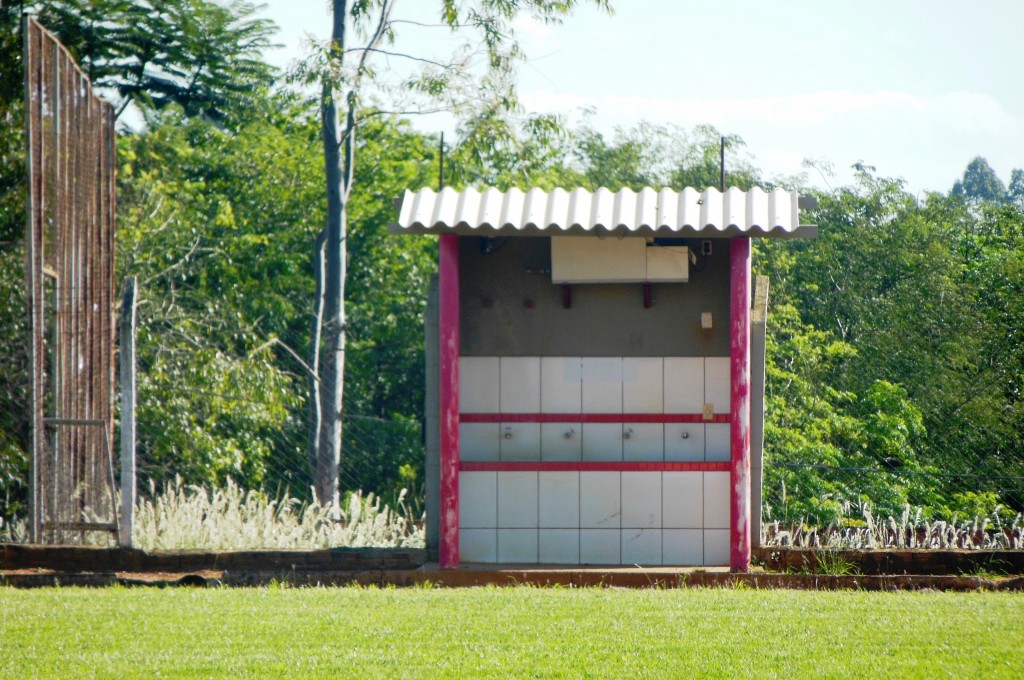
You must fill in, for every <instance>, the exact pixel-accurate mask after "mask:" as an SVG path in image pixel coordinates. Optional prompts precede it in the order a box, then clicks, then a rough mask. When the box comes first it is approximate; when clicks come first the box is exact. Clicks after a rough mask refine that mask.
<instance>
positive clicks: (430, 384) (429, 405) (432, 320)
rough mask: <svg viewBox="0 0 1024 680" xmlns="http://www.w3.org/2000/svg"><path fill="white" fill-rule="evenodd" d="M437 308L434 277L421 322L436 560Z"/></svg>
mask: <svg viewBox="0 0 1024 680" xmlns="http://www.w3.org/2000/svg"><path fill="white" fill-rule="evenodd" d="M437 323H438V307H437V275H436V274H435V275H434V276H432V277H431V278H430V286H429V287H428V289H427V311H426V317H425V321H424V343H423V345H424V347H423V349H424V352H423V356H424V363H425V364H426V365H425V368H426V386H425V387H426V396H425V397H424V402H425V403H424V407H423V419H424V421H426V422H425V423H424V428H425V432H424V437H425V439H426V470H425V476H426V479H425V483H426V486H427V489H426V496H427V497H426V512H427V527H426V529H427V555H428V559H430V560H431V561H434V562H436V561H437V560H438V548H439V546H440V544H441V533H440V522H439V520H440V516H441V439H440V432H441V430H440V420H439V419H440V417H441V411H440V404H439V402H438V396H439V394H438V380H439V375H438V366H439V364H438V336H437Z"/></svg>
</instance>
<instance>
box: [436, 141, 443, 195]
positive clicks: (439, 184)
mask: <svg viewBox="0 0 1024 680" xmlns="http://www.w3.org/2000/svg"><path fill="white" fill-rule="evenodd" d="M440 159H441V163H440V167H439V169H438V174H437V190H438V191H440V190H441V189H444V133H443V132H442V133H441V149H440Z"/></svg>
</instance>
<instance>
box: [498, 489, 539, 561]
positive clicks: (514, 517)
mask: <svg viewBox="0 0 1024 680" xmlns="http://www.w3.org/2000/svg"><path fill="white" fill-rule="evenodd" d="M537 474H538V473H536V472H502V473H500V474H498V528H499V529H536V528H537ZM499 548H500V546H499Z"/></svg>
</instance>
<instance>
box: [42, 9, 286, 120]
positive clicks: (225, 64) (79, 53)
mask: <svg viewBox="0 0 1024 680" xmlns="http://www.w3.org/2000/svg"><path fill="white" fill-rule="evenodd" d="M25 9H26V10H29V11H33V12H35V13H36V14H38V16H39V19H40V21H41V22H42V24H43V25H44V26H45V27H46V28H47V29H49V30H50V31H52V32H53V33H55V34H56V35H57V36H58V37H59V38H60V40H61V42H62V43H63V44H64V46H65V47H67V48H68V50H69V51H70V52H71V55H72V56H73V57H74V58H75V60H76V61H77V62H78V63H79V65H80V66H81V67H82V69H83V70H84V72H85V74H86V76H87V77H88V78H89V80H90V81H91V82H92V83H93V85H95V86H97V87H99V88H102V89H104V90H107V91H112V92H116V93H117V95H118V97H119V98H120V101H119V103H118V104H117V105H116V111H117V115H118V116H120V114H121V113H122V112H123V111H124V110H125V109H126V108H127V107H128V106H129V105H130V104H132V103H135V104H138V105H140V106H142V107H144V108H150V109H163V108H164V107H166V106H168V105H169V104H172V103H173V104H177V105H179V106H181V107H182V109H183V110H184V111H185V113H186V114H187V115H189V116H206V117H208V118H210V119H212V120H215V121H218V122H220V123H225V122H228V121H237V120H238V118H239V116H241V115H244V114H245V112H246V111H249V110H251V108H252V103H253V101H254V98H253V96H252V95H253V92H254V90H260V89H263V88H266V87H267V86H269V85H270V84H271V83H272V82H273V79H274V69H273V67H271V66H270V65H269V64H267V63H266V62H264V61H263V60H262V52H263V50H265V49H266V48H267V47H269V46H270V45H271V43H270V36H271V34H272V33H273V32H274V30H275V27H274V25H273V23H272V22H270V21H268V20H266V19H256V18H253V15H254V14H255V12H256V10H257V9H258V7H257V6H256V5H254V4H252V3H250V2H246V1H244V0H229V1H228V2H227V3H217V2H213V1H212V0H160V1H152V0H147V1H143V2H139V1H136V0H49V1H47V2H28V3H26V6H25Z"/></svg>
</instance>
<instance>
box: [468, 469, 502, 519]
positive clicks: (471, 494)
mask: <svg viewBox="0 0 1024 680" xmlns="http://www.w3.org/2000/svg"><path fill="white" fill-rule="evenodd" d="M497 496H498V474H497V473H496V472H460V473H459V526H460V527H463V528H466V529H492V528H494V527H497V526H498V498H497Z"/></svg>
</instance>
